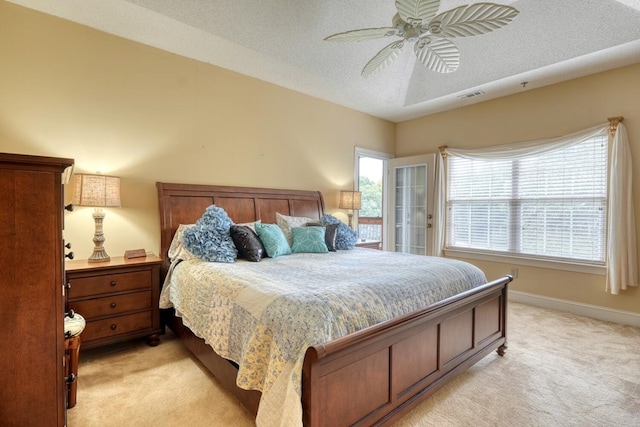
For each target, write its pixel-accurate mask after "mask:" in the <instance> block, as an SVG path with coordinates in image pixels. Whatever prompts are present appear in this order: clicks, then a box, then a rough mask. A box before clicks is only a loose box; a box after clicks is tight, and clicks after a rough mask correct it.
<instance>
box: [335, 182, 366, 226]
mask: <svg viewBox="0 0 640 427" xmlns="http://www.w3.org/2000/svg"><path fill="white" fill-rule="evenodd" d="M338 207H339V208H340V209H349V212H347V216H348V217H349V227H350V228H353V211H355V210H358V209H360V208H361V207H362V193H360V192H359V191H346V190H341V191H340V202H339V203H338Z"/></svg>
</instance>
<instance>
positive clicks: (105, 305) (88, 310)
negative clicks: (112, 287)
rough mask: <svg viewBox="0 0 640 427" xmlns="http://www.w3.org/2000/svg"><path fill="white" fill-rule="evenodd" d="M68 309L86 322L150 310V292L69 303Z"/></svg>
mask: <svg viewBox="0 0 640 427" xmlns="http://www.w3.org/2000/svg"><path fill="white" fill-rule="evenodd" d="M69 308H70V309H71V310H74V311H75V312H76V313H80V314H82V316H84V318H85V319H87V320H92V319H95V318H97V317H104V316H117V315H119V314H122V313H126V312H129V311H140V310H148V309H150V308H151V291H144V292H135V293H132V294H124V295H109V296H106V297H102V298H93V299H87V300H83V301H76V302H70V303H69Z"/></svg>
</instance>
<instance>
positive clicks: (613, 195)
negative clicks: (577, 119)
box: [434, 123, 638, 294]
mask: <svg viewBox="0 0 640 427" xmlns="http://www.w3.org/2000/svg"><path fill="white" fill-rule="evenodd" d="M609 128H610V125H609V123H604V124H601V125H598V126H594V127H592V128H589V129H585V130H582V131H578V132H575V133H572V134H569V135H565V136H561V137H557V138H548V139H542V140H536V141H525V142H517V143H513V144H505V145H499V146H493V147H487V148H480V149H473V150H465V149H454V148H448V147H447V148H444V149H443V150H442V151H441V152H440V153H438V154H437V155H436V189H435V192H436V194H435V201H434V209H435V211H436V213H437V222H436V230H434V232H435V236H434V239H435V242H434V243H435V249H434V252H435V255H437V256H442V254H443V249H444V246H445V230H446V227H445V219H446V211H445V208H446V206H445V204H446V201H445V196H446V194H445V192H446V182H445V174H444V168H445V162H444V157H443V153H444V154H445V155H446V156H460V157H463V158H467V159H493V160H514V159H518V158H523V157H526V156H529V155H540V154H544V153H548V152H550V151H553V150H558V149H564V148H568V147H571V146H573V145H576V144H580V143H581V142H583V141H585V140H587V139H590V138H593V137H596V136H602V135H607V132H608V131H609ZM610 157H611V162H610V166H609V170H610V178H609V206H608V212H607V215H608V218H607V223H608V229H607V242H608V243H607V283H606V289H607V290H609V291H610V292H611V293H612V294H617V293H618V292H619V290H620V289H626V288H627V286H628V285H631V286H637V284H638V268H637V248H636V235H635V216H634V211H633V199H632V194H631V179H632V172H631V151H630V149H629V141H628V139H627V134H626V130H625V128H624V125H622V123H619V124H618V128H617V131H616V134H615V136H614V140H613V149H612V154H611V156H610Z"/></svg>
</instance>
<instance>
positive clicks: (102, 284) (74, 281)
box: [67, 270, 153, 312]
mask: <svg viewBox="0 0 640 427" xmlns="http://www.w3.org/2000/svg"><path fill="white" fill-rule="evenodd" d="M67 278H68V280H67V281H68V282H69V283H70V284H71V288H70V289H69V299H75V298H80V297H86V296H91V295H100V294H112V293H116V292H122V291H130V290H135V289H149V288H150V287H151V284H152V283H153V281H152V279H151V271H150V270H142V271H132V272H127V273H117V274H104V275H96V276H88V277H77V278H74V277H67ZM78 312H80V310H78Z"/></svg>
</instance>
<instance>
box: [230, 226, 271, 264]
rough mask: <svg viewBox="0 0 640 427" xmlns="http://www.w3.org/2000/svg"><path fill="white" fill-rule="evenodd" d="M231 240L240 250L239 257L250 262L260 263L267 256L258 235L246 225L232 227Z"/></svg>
mask: <svg viewBox="0 0 640 427" xmlns="http://www.w3.org/2000/svg"><path fill="white" fill-rule="evenodd" d="M229 232H230V234H231V239H232V240H233V243H234V244H235V245H236V249H238V256H239V257H240V258H244V259H247V260H249V261H253V262H258V261H260V260H261V259H262V258H263V257H265V256H266V255H267V252H266V251H265V250H264V246H262V242H261V241H260V239H259V238H258V235H257V234H256V233H255V231H253V230H252V229H251V227H247V226H246V225H232V226H231V229H230V230H229Z"/></svg>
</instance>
